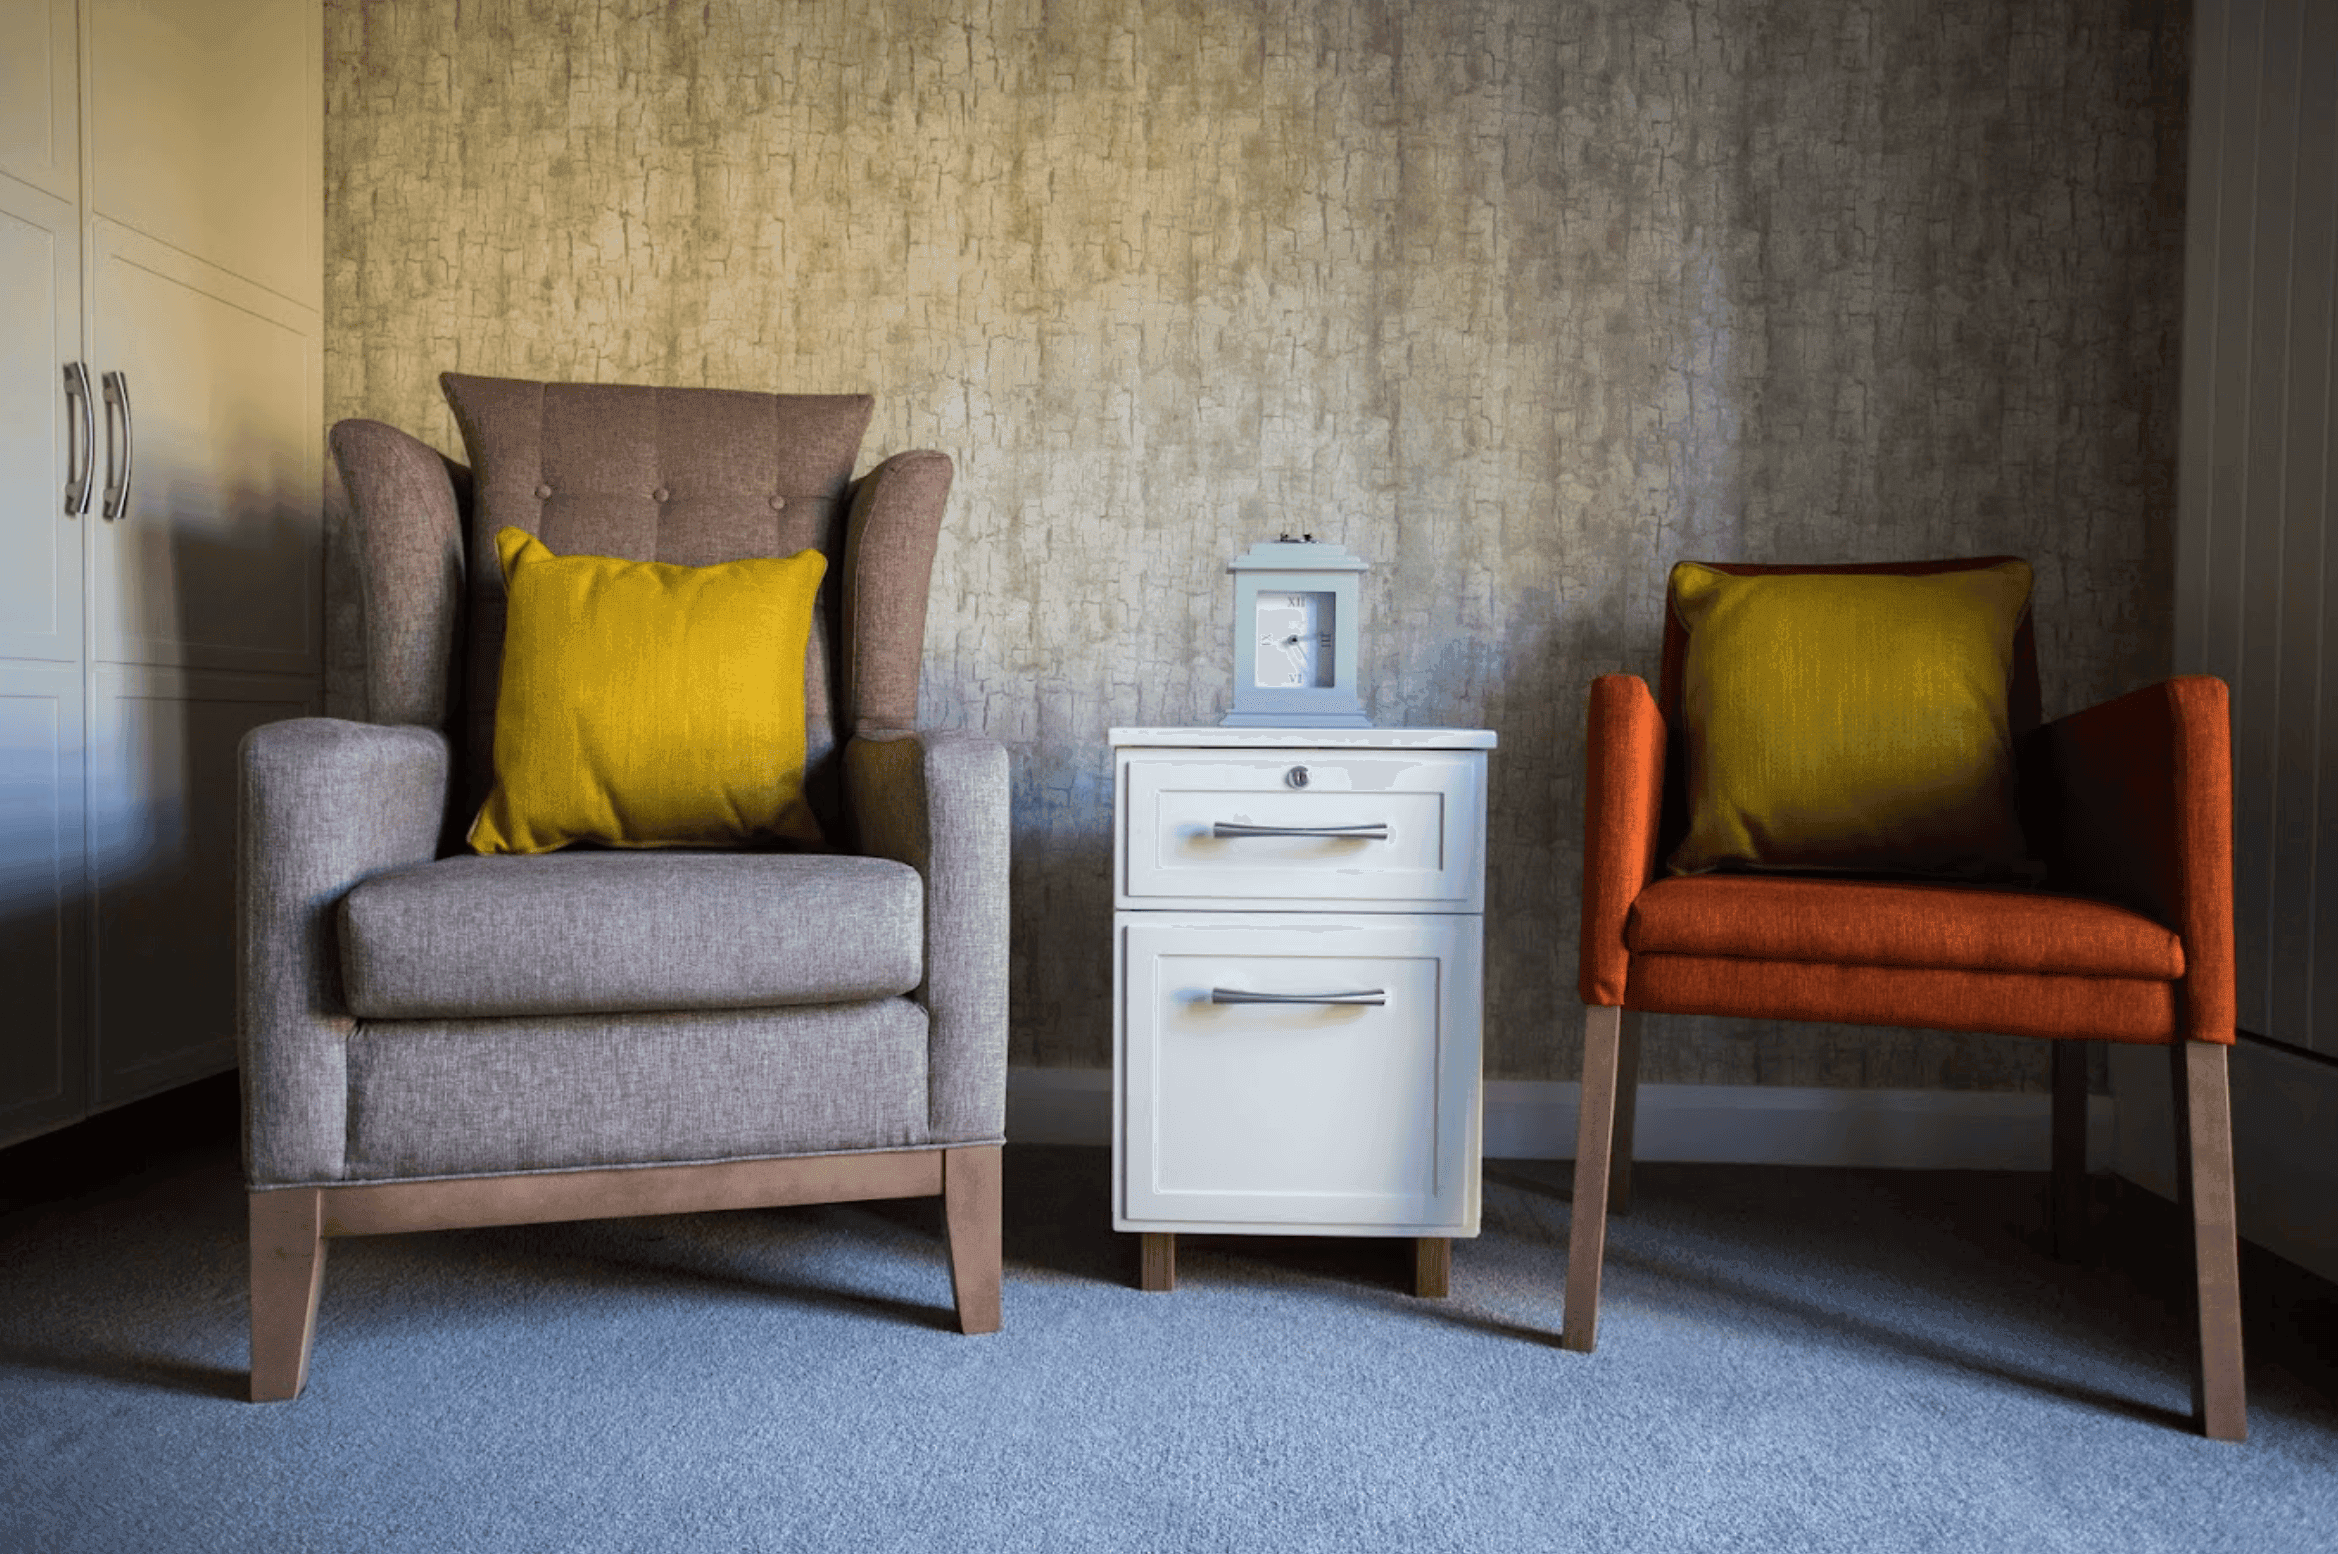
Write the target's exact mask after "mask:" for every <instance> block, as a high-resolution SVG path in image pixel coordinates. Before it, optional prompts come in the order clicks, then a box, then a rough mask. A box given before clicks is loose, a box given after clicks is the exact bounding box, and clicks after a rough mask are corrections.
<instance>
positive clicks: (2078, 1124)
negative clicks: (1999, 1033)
mask: <svg viewBox="0 0 2338 1554" xmlns="http://www.w3.org/2000/svg"><path fill="white" fill-rule="evenodd" d="M2086 1053H2087V1044H2086V1043H2085V1042H2083V1041H2057V1042H2055V1043H2053V1054H2054V1056H2053V1062H2054V1179H2053V1192H2054V1255H2055V1256H2056V1257H2058V1258H2060V1259H2061V1260H2062V1261H2064V1262H2066V1263H2067V1262H2075V1261H2077V1260H2078V1259H2079V1258H2080V1257H2082V1256H2084V1255H2085V1252H2086Z"/></svg>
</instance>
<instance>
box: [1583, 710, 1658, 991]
mask: <svg viewBox="0 0 2338 1554" xmlns="http://www.w3.org/2000/svg"><path fill="white" fill-rule="evenodd" d="M1588 716H1589V724H1588V727H1587V728H1586V730H1585V737H1584V749H1585V750H1586V752H1587V753H1588V759H1589V766H1588V769H1587V770H1586V771H1585V773H1584V785H1583V915H1582V919H1581V922H1580V924H1579V925H1578V928H1579V932H1580V935H1581V942H1580V946H1579V949H1578V955H1577V960H1576V983H1577V988H1578V990H1579V991H1580V992H1581V993H1582V995H1583V1001H1584V1002H1585V1003H1587V1004H1620V1003H1622V1002H1623V1001H1624V978H1625V974H1626V971H1627V968H1628V967H1629V965H1630V963H1631V952H1630V951H1629V950H1628V949H1627V948H1626V947H1625V945H1624V921H1625V916H1626V914H1627V913H1629V912H1630V910H1631V906H1632V900H1633V898H1634V897H1636V896H1638V895H1639V894H1640V892H1641V891H1642V890H1644V889H1646V888H1647V885H1648V882H1649V880H1650V879H1652V878H1653V877H1654V876H1655V873H1656V857H1657V852H1656V838H1657V834H1658V830H1659V828H1660V825H1661V822H1662V818H1663V816H1662V808H1663V798H1664V752H1665V727H1664V718H1663V716H1662V715H1661V714H1660V713H1659V712H1658V711H1657V710H1656V698H1655V697H1653V696H1651V695H1649V694H1648V682H1647V681H1645V680H1643V679H1641V678H1640V677H1639V676H1638V675H1628V674H1607V675H1601V676H1600V677H1599V678H1598V679H1596V680H1594V681H1592V682H1591V704H1590V711H1589V715H1588Z"/></svg>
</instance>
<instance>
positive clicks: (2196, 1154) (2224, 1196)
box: [2172, 1039, 2249, 1441]
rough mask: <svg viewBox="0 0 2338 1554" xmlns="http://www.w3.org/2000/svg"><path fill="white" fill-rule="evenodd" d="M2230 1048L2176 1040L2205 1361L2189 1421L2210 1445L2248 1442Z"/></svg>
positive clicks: (2181, 1154)
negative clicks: (2228, 1063)
mask: <svg viewBox="0 0 2338 1554" xmlns="http://www.w3.org/2000/svg"><path fill="white" fill-rule="evenodd" d="M2224 1052H2225V1049H2224V1048H2223V1047H2221V1046H2219V1045H2217V1044H2216V1043H2214V1042H2206V1041H2185V1040H2182V1039H2178V1040H2177V1042H2176V1043H2175V1047H2174V1051H2173V1053H2172V1057H2173V1059H2174V1073H2173V1075H2172V1077H2173V1079H2174V1081H2175V1084H2174V1090H2175V1103H2176V1201H2177V1203H2178V1205H2179V1206H2181V1207H2183V1208H2185V1209H2187V1210H2189V1211H2190V1214H2191V1220H2192V1269H2193V1278H2194V1283H2195V1285H2196V1286H2197V1291H2198V1306H2197V1312H2198V1316H2199V1320H2200V1356H2199V1362H2198V1363H2197V1364H2196V1365H2195V1366H2194V1367H2193V1370H2192V1420H2193V1422H2194V1423H2195V1424H2197V1425H2198V1426H2199V1427H2200V1433H2201V1434H2203V1435H2205V1436H2207V1437H2208V1438H2209V1439H2210V1440H2212V1441H2245V1440H2247V1439H2248V1438H2249V1409H2248V1395H2247V1389H2246V1379H2245V1377H2244V1376H2243V1374H2242V1370H2241V1266H2240V1231H2239V1226H2238V1223H2237V1221H2236V1218H2235V1211H2234V1207H2233V1176H2232V1096H2231V1091H2230V1090H2229V1088H2228V1087H2227V1084H2226V1080H2225V1055H2224Z"/></svg>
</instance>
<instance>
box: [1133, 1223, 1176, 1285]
mask: <svg viewBox="0 0 2338 1554" xmlns="http://www.w3.org/2000/svg"><path fill="white" fill-rule="evenodd" d="M1137 1286H1138V1288H1140V1289H1147V1290H1173V1289H1175V1288H1177V1233H1176V1232H1175V1231H1173V1230H1171V1231H1154V1230H1148V1231H1146V1232H1144V1253H1143V1267H1142V1269H1141V1271H1140V1272H1139V1274H1138V1277H1137Z"/></svg>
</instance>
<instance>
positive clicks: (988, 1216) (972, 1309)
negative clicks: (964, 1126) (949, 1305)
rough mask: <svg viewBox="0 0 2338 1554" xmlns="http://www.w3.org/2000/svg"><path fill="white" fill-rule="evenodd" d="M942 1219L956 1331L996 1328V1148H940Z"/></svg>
mask: <svg viewBox="0 0 2338 1554" xmlns="http://www.w3.org/2000/svg"><path fill="white" fill-rule="evenodd" d="M942 1219H943V1222H944V1223H945V1224H946V1225H947V1226H948V1228H949V1238H950V1291H951V1294H952V1295H953V1296H954V1297H955V1298H956V1300H957V1303H958V1331H960V1332H961V1333H995V1332H997V1331H998V1330H999V1322H1000V1316H999V1280H1000V1277H1001V1271H1002V1263H1003V1261H1004V1253H1003V1249H1002V1247H1001V1245H1000V1219H1001V1215H1000V1207H999V1146H998V1145H996V1144H981V1145H976V1146H975V1147H973V1148H971V1149H945V1150H943V1151H942Z"/></svg>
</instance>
